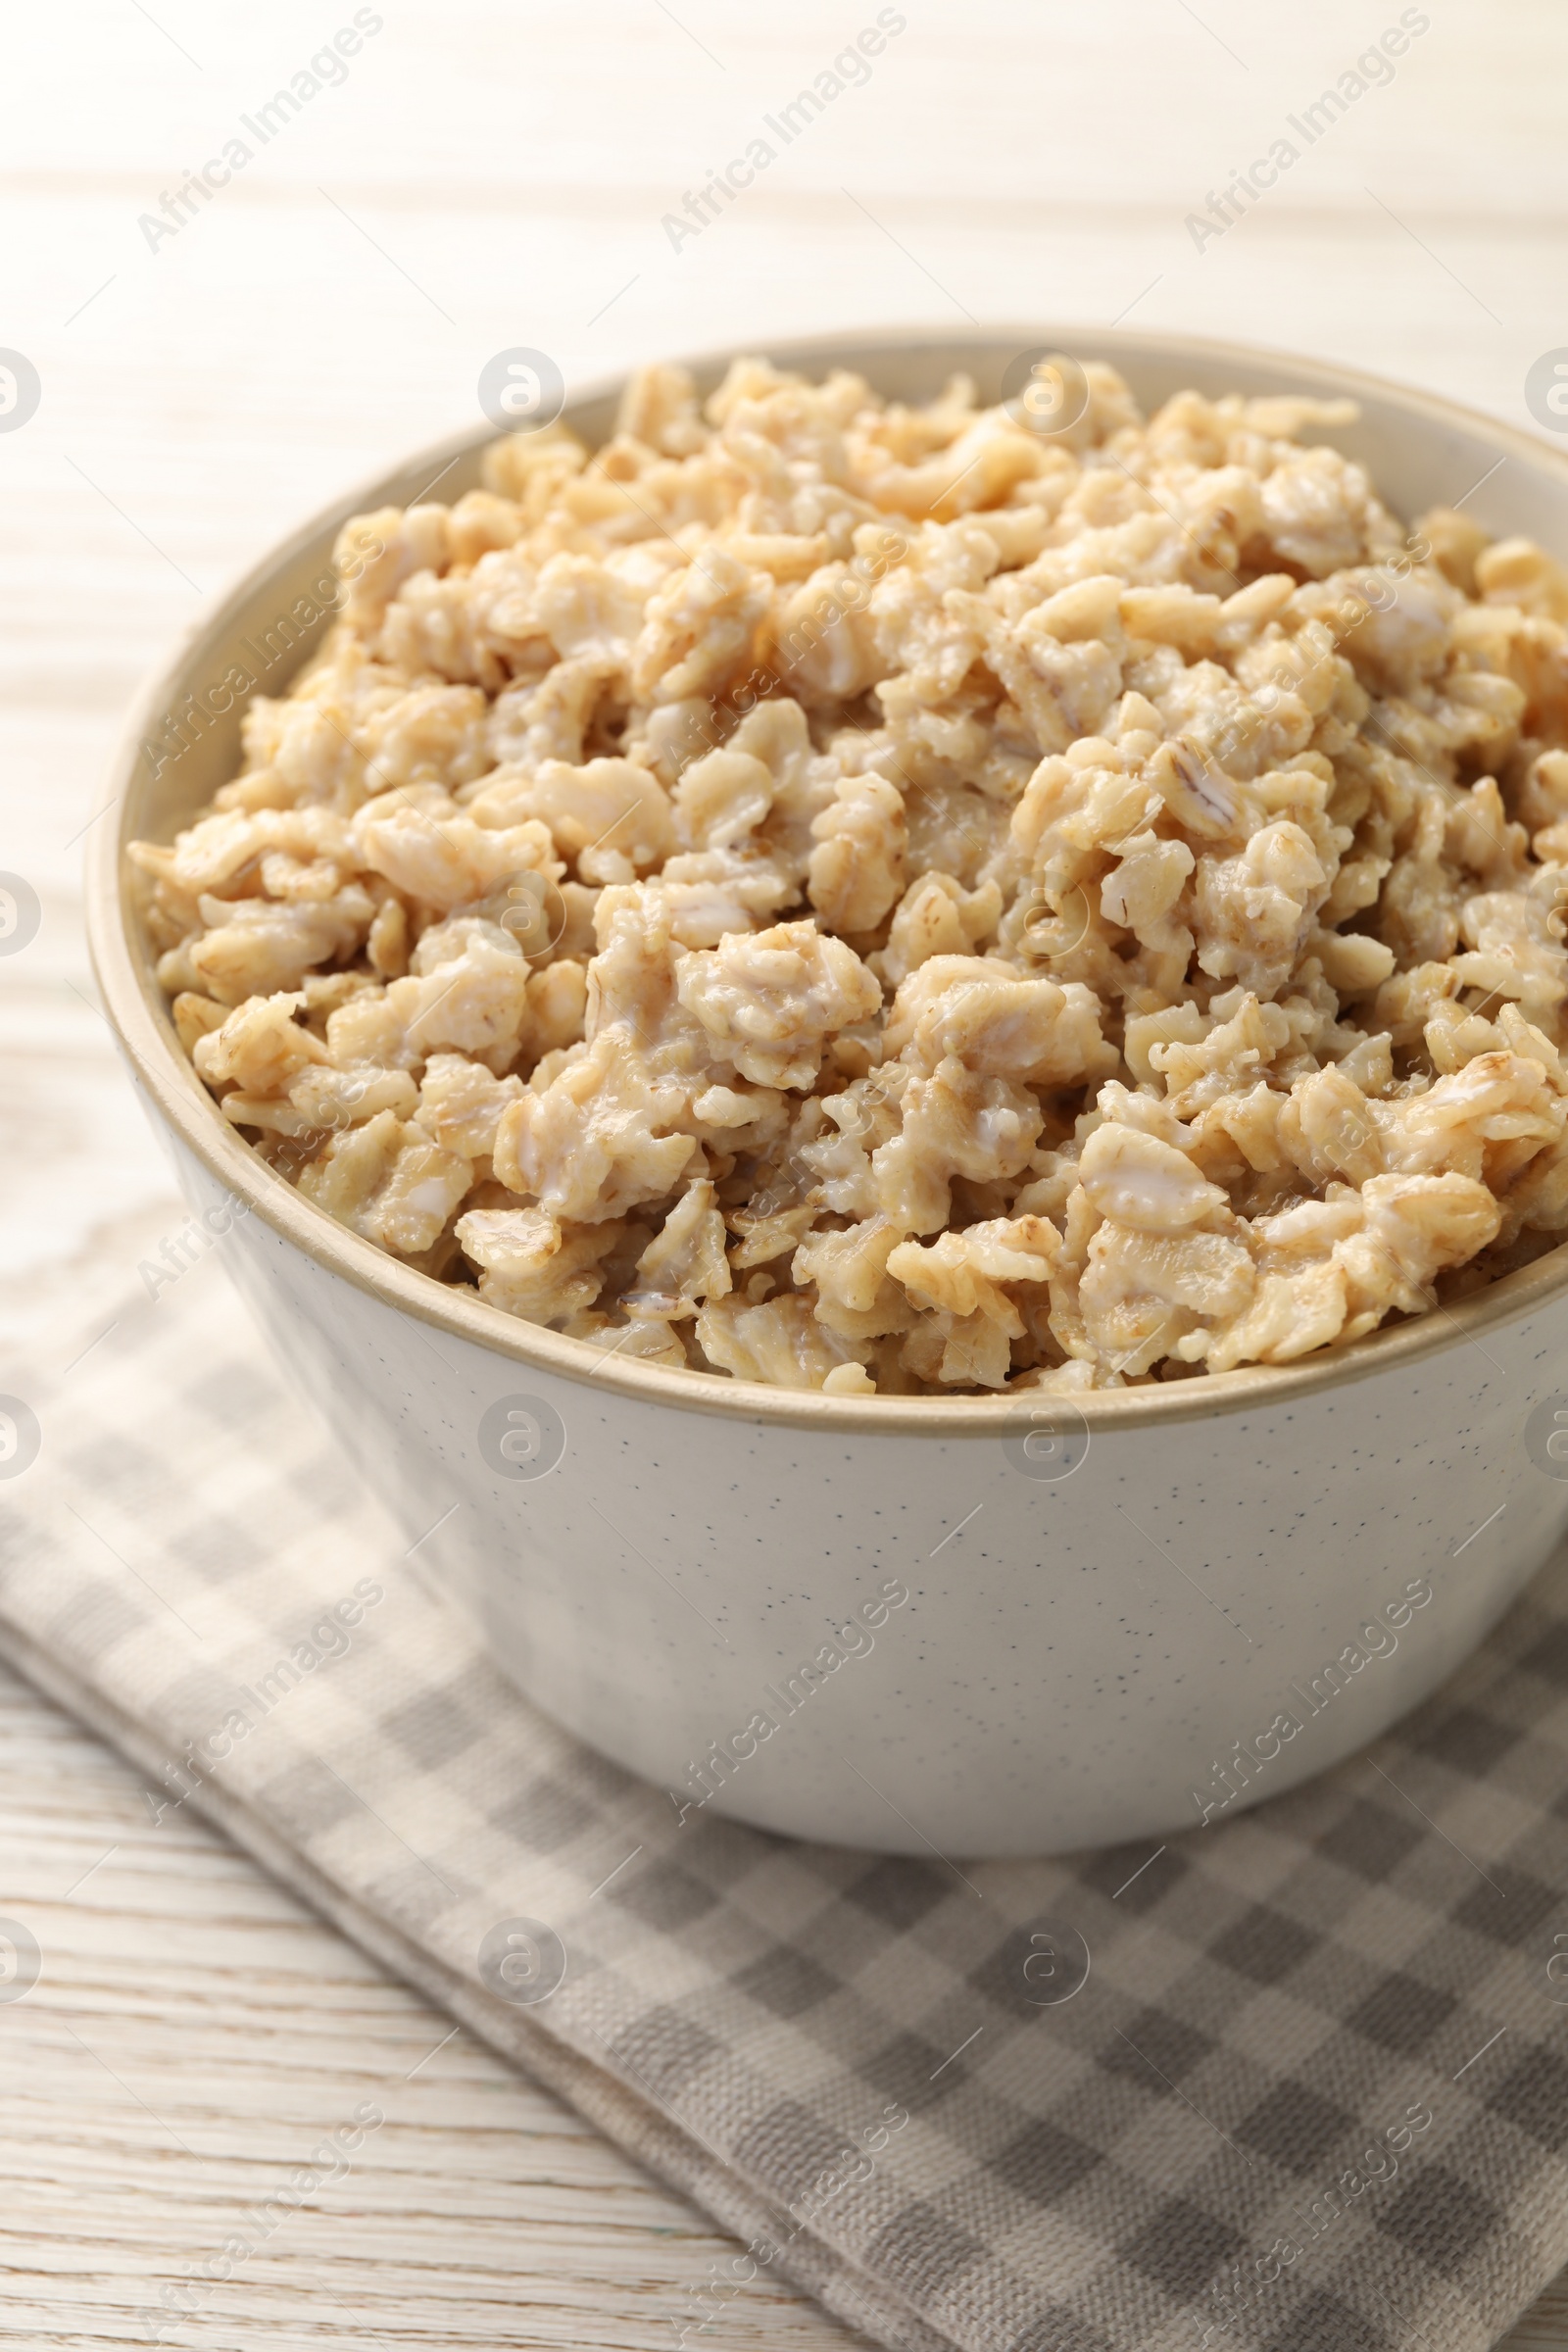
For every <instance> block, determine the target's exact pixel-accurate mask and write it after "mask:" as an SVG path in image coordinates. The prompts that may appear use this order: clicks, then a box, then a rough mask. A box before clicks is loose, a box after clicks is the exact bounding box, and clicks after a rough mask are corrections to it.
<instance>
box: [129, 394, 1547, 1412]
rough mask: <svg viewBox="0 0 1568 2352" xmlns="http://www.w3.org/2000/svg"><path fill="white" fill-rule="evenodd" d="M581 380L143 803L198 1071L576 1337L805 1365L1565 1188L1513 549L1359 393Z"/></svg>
mask: <svg viewBox="0 0 1568 2352" xmlns="http://www.w3.org/2000/svg"><path fill="white" fill-rule="evenodd" d="M1086 376H1087V391H1088V403H1087V407H1086V409H1085V412H1084V414H1083V416H1082V417H1081V419H1080V420H1079V421H1078V422H1077V423H1076V424H1075V425H1074V426H1073V427H1072V428H1071V429H1070V430H1068V431H1064V432H1059V433H1056V434H1054V435H1047V434H1042V433H1040V432H1038V431H1036V430H1033V429H1031V423H1030V419H1029V417H1027V416H1026V415H1025V414H1024V412H1023V410H1022V408H1019V407H1016V406H1008V407H1000V408H977V407H976V406H975V396H974V389H973V386H972V385H971V384H970V383H969V382H968V380H967V379H966V378H964V377H962V376H958V377H956V378H955V379H954V380H953V382H952V383H950V384H949V386H948V388H947V390H946V391H945V392H944V393H943V394H942V396H941V397H940V398H939V399H938V400H936V401H934V402H933V403H932V404H931V405H930V406H929V407H926V408H916V409H911V408H906V407H902V406H900V405H898V404H897V403H888V402H884V401H883V400H881V399H880V398H878V397H877V396H876V395H875V394H874V393H873V392H872V391H871V390H870V389H869V387H868V386H867V385H866V384H865V382H864V381H863V380H862V379H861V378H860V377H858V376H857V375H849V374H836V375H833V376H830V377H829V378H828V380H827V381H826V382H824V383H821V384H811V383H809V382H807V381H806V380H805V379H803V378H801V377H799V376H794V375H787V374H781V373H779V372H777V371H776V370H775V369H774V368H771V367H769V366H767V365H766V364H765V363H764V362H762V361H760V360H743V361H739V362H737V363H736V364H735V366H734V367H733V368H731V370H730V372H729V374H728V376H727V377H726V379H725V381H724V382H723V384H722V385H721V386H720V387H719V389H718V390H717V391H716V392H715V393H714V394H713V395H712V397H711V399H710V400H709V401H708V402H707V404H706V406H702V407H700V406H699V404H698V402H697V400H696V398H695V396H694V393H693V388H692V385H691V383H690V381H689V380H688V378H687V377H686V376H685V375H684V374H682V373H681V372H680V371H679V370H677V369H673V368H652V369H649V370H647V371H645V372H644V373H643V374H641V375H640V376H638V377H637V378H636V379H635V380H634V381H633V383H632V384H631V386H630V389H629V390H628V392H627V394H626V396H625V399H624V401H623V403H622V407H621V412H620V417H619V420H618V428H617V430H616V433H615V435H614V438H613V440H612V441H611V442H609V443H608V445H607V446H605V447H604V448H602V449H600V450H598V451H597V452H592V451H589V450H588V449H586V448H584V447H583V446H582V445H581V444H580V443H579V442H578V441H577V440H575V439H574V438H573V437H572V436H571V434H570V433H568V432H566V431H565V430H564V429H561V428H559V427H553V428H551V429H549V430H546V431H542V432H537V433H534V434H532V435H527V436H524V435H518V436H515V437H513V438H509V439H505V440H502V441H500V442H498V443H496V444H495V445H494V446H493V447H492V448H491V449H490V450H489V451H488V453H487V455H486V458H485V464H484V479H485V484H486V486H485V487H484V488H483V489H480V490H474V491H470V492H469V493H467V495H466V496H465V497H463V498H461V499H460V500H459V501H458V502H457V504H456V505H454V506H452V507H450V508H448V507H443V506H436V505H426V506H417V507H413V508H410V509H409V510H408V511H407V512H406V513H405V512H400V511H397V510H395V509H387V510H385V511H383V512H381V513H379V514H374V515H366V516H363V517H361V518H359V519H357V520H356V521H353V522H351V523H349V524H348V526H347V527H346V529H345V530H344V532H343V533H342V536H341V538H340V540H339V543H338V550H337V561H338V566H339V570H340V573H341V575H342V577H343V579H344V581H345V589H344V593H343V596H342V599H341V602H340V605H339V608H338V616H337V618H336V619H335V621H334V624H333V626H332V628H331V631H330V633H329V635H328V636H327V638H326V640H325V642H324V644H323V646H322V648H321V650H320V652H319V654H318V656H317V657H316V659H315V660H314V661H313V662H311V663H310V665H309V666H308V667H307V668H306V669H305V670H304V671H303V672H302V674H301V675H300V676H299V677H298V678H297V679H296V681H295V683H294V685H293V687H292V688H291V690H290V692H289V693H288V695H287V697H286V698H285V699H283V700H280V701H271V700H266V699H260V698H258V699H256V700H254V701H253V702H252V703H251V705H250V707H249V710H248V711H247V713H246V717H245V731H244V745H245V760H244V767H243V770H242V772H241V773H240V774H239V775H238V776H237V777H236V778H235V779H234V781H233V782H232V783H229V784H226V785H225V786H224V787H223V788H222V790H221V792H220V793H219V794H218V795H217V798H216V799H215V801H214V803H213V805H212V807H211V809H209V810H208V811H207V812H206V813H205V814H204V815H202V816H201V817H200V818H198V819H197V821H196V822H195V823H193V824H192V825H191V826H190V827H189V829H188V830H187V831H185V832H183V833H181V834H180V835H179V836H178V838H177V839H176V840H175V841H174V842H173V844H172V846H171V847H155V846H150V845H147V844H140V845H138V846H137V847H136V848H135V849H134V850H133V851H132V853H131V855H132V857H133V858H134V859H135V861H136V863H137V865H138V866H139V868H140V869H141V874H142V880H143V885H144V893H145V900H146V908H147V920H148V923H149V924H150V926H151V931H152V936H153V939H154V942H155V944H156V946H157V947H158V949H159V950H160V951H161V953H162V960H161V963H160V965H159V973H160V978H161V979H162V981H163V984H164V986H165V988H166V989H167V990H168V991H169V993H170V995H171V996H172V1000H173V1005H172V1010H173V1019H174V1023H175V1026H176V1027H177V1029H178V1032H179V1036H180V1038H181V1040H182V1041H183V1043H184V1046H185V1048H186V1050H187V1051H188V1052H189V1054H190V1055H191V1058H192V1060H193V1061H194V1063H195V1066H196V1069H197V1071H198V1072H199V1073H200V1075H201V1077H202V1078H203V1080H204V1081H205V1082H206V1084H207V1085H208V1087H209V1088H211V1090H212V1092H213V1094H214V1095H215V1096H216V1098H217V1100H218V1103H219V1105H220V1107H221V1110H222V1112H223V1115H224V1116H225V1117H226V1118H227V1119H229V1120H231V1121H232V1122H233V1124H234V1126H235V1127H236V1128H237V1129H238V1130H239V1131H240V1132H241V1134H243V1135H244V1136H246V1137H248V1138H249V1139H250V1141H251V1142H252V1143H253V1144H254V1146H255V1148H256V1150H257V1152H259V1153H260V1154H261V1155H262V1157H263V1158H265V1159H266V1160H267V1161H268V1162H269V1163H270V1166H271V1167H272V1168H273V1169H274V1170H276V1171H277V1173H278V1175H279V1176H280V1177H281V1178H282V1179H283V1180H285V1181H287V1182H289V1183H292V1184H295V1185H297V1186H298V1188H299V1190H300V1192H301V1193H302V1194H304V1195H305V1196H306V1198H307V1199H308V1200H310V1201H314V1202H315V1203H316V1205H317V1206H318V1207H319V1208H320V1209H321V1210H323V1211H324V1212H325V1213H326V1214H327V1215H328V1216H331V1217H334V1218H336V1219H337V1220H338V1221H339V1222H340V1223H342V1224H343V1225H346V1226H347V1227H349V1228H350V1229H351V1230H352V1231H353V1232H355V1233H357V1234H360V1235H362V1236H363V1237H364V1238H365V1239H366V1240H368V1241H370V1242H373V1243H374V1244H376V1245H377V1246H378V1247H379V1248H380V1249H382V1250H386V1251H388V1252H389V1253H391V1254H392V1255H393V1256H395V1257H398V1258H401V1259H402V1260H403V1261H404V1262H405V1263H406V1264H408V1265H411V1266H414V1267H416V1268H418V1269H419V1270H421V1271H422V1272H424V1273H425V1274H427V1275H429V1276H430V1277H431V1278H432V1279H434V1280H436V1281H439V1282H443V1283H447V1284H453V1285H471V1286H476V1288H477V1291H478V1294H479V1296H480V1297H481V1298H482V1299H487V1300H488V1301H489V1302H490V1304H491V1305H493V1306H496V1307H498V1308H500V1309H501V1310H502V1311H503V1312H504V1313H506V1314H511V1315H516V1316H519V1317H521V1318H522V1319H523V1320H524V1321H526V1322H530V1323H536V1324H542V1325H546V1326H548V1327H550V1328H551V1329H553V1330H556V1331H561V1332H564V1333H566V1334H568V1335H570V1336H571V1337H572V1338H575V1339H578V1340H580V1341H582V1342H583V1343H584V1344H585V1345H586V1346H587V1347H589V1348H596V1349H600V1350H607V1351H613V1352H617V1353H620V1354H623V1355H628V1356H638V1357H641V1358H644V1359H646V1360H648V1361H650V1362H654V1363H660V1364H667V1365H672V1366H679V1367H682V1368H685V1367H688V1366H690V1367H692V1368H695V1369H696V1370H699V1371H703V1372H710V1373H718V1374H728V1375H731V1376H733V1377H735V1378H738V1379H743V1380H756V1381H763V1382H768V1383H771V1384H773V1385H774V1386H777V1387H782V1388H791V1389H826V1390H828V1391H829V1392H830V1393H834V1394H839V1395H847V1396H853V1395H860V1394H867V1395H868V1394H870V1393H871V1392H872V1391H873V1390H876V1391H880V1392H881V1393H883V1394H884V1395H911V1394H913V1395H921V1394H929V1395H939V1394H940V1395H949V1394H952V1393H953V1392H954V1391H971V1392H973V1391H998V1390H1003V1389H1009V1390H1011V1389H1024V1390H1035V1391H1038V1390H1046V1391H1059V1392H1069V1393H1071V1392H1079V1391H1085V1390H1092V1389H1105V1388H1121V1387H1127V1386H1137V1385H1143V1384H1148V1383H1150V1382H1152V1381H1167V1380H1170V1379H1173V1378H1181V1377H1192V1376H1194V1375H1197V1374H1200V1373H1201V1372H1203V1371H1205V1370H1206V1371H1209V1372H1224V1371H1228V1370H1230V1369H1231V1368H1233V1367H1234V1366H1237V1365H1241V1364H1248V1363H1264V1364H1280V1363H1287V1362H1290V1361H1293V1360H1294V1359H1296V1358H1298V1357H1300V1356H1303V1355H1305V1354H1308V1353H1309V1352H1310V1351H1311V1350H1312V1349H1314V1348H1323V1347H1326V1346H1328V1345H1329V1344H1330V1343H1332V1342H1335V1341H1341V1342H1343V1341H1348V1340H1353V1339H1355V1338H1357V1337H1359V1336H1360V1335H1362V1334H1363V1333H1366V1332H1368V1331H1370V1330H1372V1328H1373V1327H1374V1326H1375V1325H1376V1324H1378V1323H1379V1322H1381V1321H1382V1320H1383V1318H1384V1317H1386V1316H1388V1315H1391V1314H1397V1315H1413V1314H1419V1313H1422V1312H1424V1311H1426V1310H1428V1309H1431V1308H1433V1307H1435V1306H1438V1305H1440V1304H1442V1303H1443V1302H1444V1301H1448V1300H1451V1299H1453V1298H1454V1297H1456V1296H1458V1295H1460V1294H1462V1293H1463V1292H1465V1291H1466V1290H1468V1289H1471V1288H1473V1287H1475V1286H1476V1285H1478V1284H1481V1283H1483V1282H1486V1281H1488V1280H1491V1279H1493V1278H1495V1276H1496V1275H1498V1274H1499V1273H1502V1272H1505V1271H1507V1270H1509V1269H1511V1268H1513V1267H1515V1266H1518V1265H1520V1264H1523V1263H1525V1262H1526V1261H1528V1260H1529V1259H1530V1258H1532V1257H1534V1256H1537V1255H1539V1254H1540V1253H1541V1252H1542V1251H1544V1250H1547V1249H1549V1248H1552V1247H1553V1246H1555V1244H1556V1243H1557V1242H1558V1241H1559V1240H1560V1239H1561V1238H1562V1236H1563V1234H1564V1232H1565V1230H1568V1077H1565V1074H1564V1065H1563V1062H1562V1060H1561V1058H1560V1052H1559V1049H1560V1047H1561V1046H1562V1044H1563V1043H1564V1040H1565V1035H1568V1033H1565V1030H1564V1026H1563V1001H1564V996H1565V993H1568V953H1565V949H1564V945H1563V940H1562V936H1561V934H1562V931H1563V928H1564V925H1563V921H1562V918H1561V914H1560V912H1559V909H1560V907H1562V906H1563V904H1564V903H1565V902H1568V628H1565V624H1568V572H1565V571H1564V569H1563V568H1562V567H1560V566H1559V565H1558V564H1556V563H1555V562H1554V561H1553V560H1552V559H1551V558H1550V557H1549V556H1547V555H1545V554H1544V553H1543V551H1542V550H1541V549H1540V548H1538V547H1536V546H1535V545H1534V544H1533V543H1531V542H1530V541H1528V540H1523V539H1510V540H1505V541H1502V542H1498V543H1493V542H1491V541H1489V540H1488V538H1487V537H1486V535H1485V534H1484V533H1483V532H1482V531H1481V530H1479V529H1478V528H1477V527H1476V526H1475V525H1474V524H1473V523H1472V522H1471V521H1469V520H1468V519H1467V517H1466V516H1465V515H1462V514H1460V513H1456V512H1453V511H1449V510H1441V509H1440V510H1437V511H1435V512H1433V513H1432V514H1430V515H1426V516H1424V517H1423V518H1421V519H1420V520H1419V521H1418V522H1417V523H1416V524H1415V525H1414V527H1413V529H1408V530H1407V528H1406V526H1405V524H1404V523H1403V522H1402V521H1400V520H1397V518H1396V517H1395V516H1394V515H1391V514H1390V513H1389V512H1388V510H1387V509H1386V508H1385V507H1384V506H1383V505H1382V504H1381V503H1380V501H1379V499H1378V496H1377V493H1376V490H1375V489H1374V487H1373V485H1372V483H1371V482H1370V481H1369V479H1368V477H1367V475H1366V473H1365V472H1364V471H1363V469H1362V468H1361V467H1360V466H1356V465H1353V464H1351V463H1350V462H1348V460H1347V459H1346V458H1345V457H1343V456H1341V455H1340V454H1338V452H1337V451H1336V450H1335V449H1334V448H1333V447H1331V446H1327V445H1325V444H1324V443H1322V442H1321V441H1320V440H1318V439H1315V438H1314V434H1315V433H1317V432H1320V431H1323V430H1332V429H1333V428H1334V427H1335V426H1338V425H1343V424H1346V423H1348V421H1350V420H1351V416H1352V414H1353V413H1352V412H1350V411H1349V410H1348V409H1346V408H1344V407H1331V406H1327V405H1324V404H1321V403H1315V402H1313V401H1310V400H1304V399H1301V400H1296V399H1270V400H1247V399H1243V398H1241V397H1234V398H1226V399H1222V400H1218V401H1209V400H1205V399H1201V398H1200V397H1199V396H1198V395H1197V394H1195V393H1191V392H1189V393H1183V394H1180V395H1178V396H1177V397H1176V398H1175V399H1173V400H1170V401H1168V402H1167V403H1166V405H1165V406H1164V407H1163V408H1162V409H1160V410H1159V411H1158V413H1157V414H1156V415H1155V416H1153V417H1152V418H1150V419H1149V420H1148V421H1147V422H1146V421H1145V420H1144V418H1143V417H1142V416H1141V415H1140V412H1139V410H1138V408H1137V406H1136V405H1135V403H1134V401H1133V399H1132V397H1131V396H1130V394H1129V392H1128V390H1127V387H1126V386H1125V385H1124V384H1123V383H1122V381H1121V379H1120V378H1119V376H1117V375H1116V374H1115V373H1114V372H1113V371H1112V370H1111V369H1110V368H1105V367H1098V366H1096V367H1091V368H1088V369H1087V371H1086Z"/></svg>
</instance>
